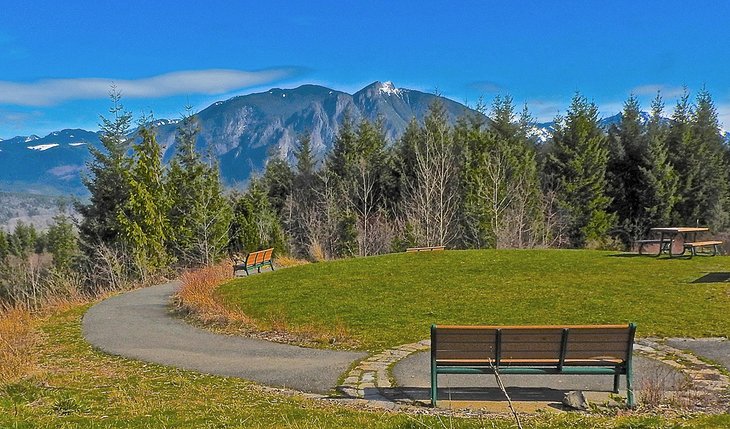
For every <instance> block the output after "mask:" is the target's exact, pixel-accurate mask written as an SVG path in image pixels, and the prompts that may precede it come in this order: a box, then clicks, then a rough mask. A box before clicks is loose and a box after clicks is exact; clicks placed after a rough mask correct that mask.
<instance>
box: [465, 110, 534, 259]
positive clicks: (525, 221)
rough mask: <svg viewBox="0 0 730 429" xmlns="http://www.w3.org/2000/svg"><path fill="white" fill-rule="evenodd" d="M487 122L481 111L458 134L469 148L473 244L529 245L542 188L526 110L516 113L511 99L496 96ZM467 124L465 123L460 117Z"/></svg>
mask: <svg viewBox="0 0 730 429" xmlns="http://www.w3.org/2000/svg"><path fill="white" fill-rule="evenodd" d="M489 118H490V120H491V121H490V123H489V126H488V127H487V126H486V121H485V120H484V119H483V118H482V117H481V116H480V115H474V116H473V117H472V118H471V119H470V120H469V121H468V123H467V124H465V125H459V126H457V129H463V130H464V131H461V132H457V135H460V137H459V138H462V139H464V141H465V142H466V147H467V156H466V160H467V161H466V164H465V167H464V168H465V173H464V178H465V186H464V187H465V196H464V204H465V212H466V213H467V220H468V222H467V223H468V225H470V226H469V228H468V230H469V231H471V235H470V239H471V241H472V243H473V244H475V245H477V246H478V247H481V246H483V245H485V244H486V245H491V246H495V247H526V246H530V245H532V243H533V235H534V234H535V231H534V230H535V228H536V226H537V220H538V219H539V217H540V210H539V197H540V186H539V178H538V168H537V161H536V156H535V155H536V154H535V149H534V146H533V145H532V143H531V142H530V140H529V138H528V135H527V132H528V129H529V127H530V125H531V122H532V121H531V119H530V116H529V113H528V112H527V111H523V112H522V115H519V116H518V114H517V113H516V112H515V108H514V104H513V102H512V99H511V98H510V97H508V96H507V97H502V96H497V97H496V98H495V99H494V102H493V104H492V110H491V114H490V117H489ZM461 122H462V123H463V121H461Z"/></svg>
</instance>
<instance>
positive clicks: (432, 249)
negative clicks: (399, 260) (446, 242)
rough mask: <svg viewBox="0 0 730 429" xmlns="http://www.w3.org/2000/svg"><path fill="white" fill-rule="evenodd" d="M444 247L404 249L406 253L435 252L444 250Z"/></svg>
mask: <svg viewBox="0 0 730 429" xmlns="http://www.w3.org/2000/svg"><path fill="white" fill-rule="evenodd" d="M444 249H446V247H445V246H426V247H409V248H407V249H406V252H407V253H411V252H433V251H437V250H444Z"/></svg>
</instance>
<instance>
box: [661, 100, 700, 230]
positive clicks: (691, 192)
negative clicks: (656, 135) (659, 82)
mask: <svg viewBox="0 0 730 429" xmlns="http://www.w3.org/2000/svg"><path fill="white" fill-rule="evenodd" d="M691 117H692V107H691V105H690V102H689V92H688V91H687V89H686V88H685V90H684V94H682V96H681V97H680V98H679V100H677V104H676V105H675V106H674V112H673V113H672V118H671V121H670V122H669V130H668V132H667V147H668V149H669V160H670V162H671V164H672V165H673V166H674V169H675V171H676V172H677V175H678V176H679V182H678V188H677V196H678V199H677V203H676V204H675V209H674V213H673V217H672V223H673V224H675V225H694V224H695V222H697V221H698V214H699V213H698V212H697V209H698V208H697V203H696V201H695V195H697V194H698V192H699V181H700V170H699V167H700V164H699V159H698V157H697V152H696V151H695V150H694V148H693V144H692V124H691Z"/></svg>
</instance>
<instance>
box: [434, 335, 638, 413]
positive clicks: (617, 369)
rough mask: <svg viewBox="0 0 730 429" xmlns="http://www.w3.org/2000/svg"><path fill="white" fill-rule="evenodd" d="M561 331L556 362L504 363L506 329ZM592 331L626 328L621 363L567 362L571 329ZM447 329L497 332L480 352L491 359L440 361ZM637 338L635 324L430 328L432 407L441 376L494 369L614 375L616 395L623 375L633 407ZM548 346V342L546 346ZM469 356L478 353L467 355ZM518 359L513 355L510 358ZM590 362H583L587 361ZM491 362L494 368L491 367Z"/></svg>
mask: <svg viewBox="0 0 730 429" xmlns="http://www.w3.org/2000/svg"><path fill="white" fill-rule="evenodd" d="M540 328H544V329H552V330H555V329H561V330H562V334H561V336H560V349H559V356H558V357H557V362H545V363H540V362H534V363H509V362H504V361H503V358H504V356H503V352H502V348H503V344H502V332H503V330H506V329H512V330H515V329H525V330H530V329H533V330H534V329H540ZM591 328H595V329H596V330H598V329H606V328H624V329H626V335H627V346H626V348H627V351H626V354H625V356H621V357H620V358H621V362H620V363H612V362H601V359H594V360H595V361H596V363H595V364H585V362H583V364H580V365H572V364H571V362H570V361H569V360H568V361H566V355H567V354H568V348H569V347H570V346H571V345H573V344H574V343H571V341H570V332H571V329H575V330H577V329H580V330H581V332H586V331H590V329H591ZM440 329H441V330H444V329H475V330H479V329H483V330H485V331H487V330H489V331H494V332H495V335H494V338H495V339H494V344H493V348H492V350H489V351H487V350H482V351H481V352H482V353H483V354H484V355H485V356H488V358H487V359H483V360H482V362H478V363H474V362H472V363H463V364H461V363H451V364H445V363H443V362H439V359H437V355H438V354H439V330H440ZM635 335H636V325H635V324H634V323H630V324H629V325H627V326H624V325H620V326H618V325H604V326H600V325H596V326H539V327H538V326H511V327H507V326H504V327H500V326H438V325H431V406H433V407H436V400H437V396H438V375H439V374H494V373H495V369H496V370H497V371H496V372H497V373H498V374H531V375H543V374H578V375H595V374H605V375H613V376H614V379H613V392H614V393H618V390H619V389H618V388H619V378H620V376H621V375H625V376H626V398H627V405H628V406H629V407H633V406H634V391H633V368H632V361H631V355H632V352H633V344H634V337H635ZM543 344H548V343H543ZM466 353H475V352H473V351H471V352H465V354H466ZM528 354H529V352H528ZM511 357H512V358H515V356H514V355H512V356H511ZM586 360H590V359H584V361H586ZM490 363H491V365H490Z"/></svg>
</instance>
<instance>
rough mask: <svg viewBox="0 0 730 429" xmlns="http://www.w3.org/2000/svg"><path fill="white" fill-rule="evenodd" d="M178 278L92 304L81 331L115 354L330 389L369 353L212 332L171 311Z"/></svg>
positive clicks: (322, 390) (298, 386)
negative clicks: (302, 345) (333, 349)
mask: <svg viewBox="0 0 730 429" xmlns="http://www.w3.org/2000/svg"><path fill="white" fill-rule="evenodd" d="M178 287H179V283H178V282H171V283H167V284H164V285H159V286H152V287H148V288H144V289H139V290H135V291H132V292H127V293H124V294H122V295H118V296H114V297H111V298H108V299H106V300H104V301H102V302H100V303H98V304H96V305H94V306H93V307H91V308H90V309H89V311H88V312H87V313H86V314H85V315H84V318H83V321H82V328H83V335H84V337H85V338H86V340H87V341H88V342H89V343H91V344H92V345H93V346H94V347H96V348H98V349H101V350H102V351H104V352H107V353H111V354H114V355H119V356H124V357H128V358H133V359H139V360H142V361H147V362H154V363H159V364H163V365H171V366H175V367H178V368H183V369H190V370H195V371H199V372H203V373H208V374H215V375H223V376H232V377H240V378H244V379H247V380H252V381H256V382H258V383H262V384H266V385H270V386H279V387H286V388H293V389H296V390H300V391H303V392H312V393H327V392H328V391H330V390H331V389H333V388H334V387H335V386H336V384H337V380H338V378H339V376H340V375H341V374H342V373H344V372H345V371H346V370H347V368H348V367H349V366H350V365H351V364H352V362H353V361H355V360H357V359H361V358H363V357H364V356H365V353H355V352H342V351H332V350H317V349H308V348H303V347H296V346H290V345H285V344H277V343H272V342H269V341H264V340H257V339H250V338H242V337H236V336H229V335H220V334H213V333H211V332H207V331H204V330H201V329H197V328H195V327H193V326H190V325H188V324H186V323H185V322H184V321H182V320H180V319H178V318H175V317H172V316H171V315H170V312H169V309H168V301H169V299H170V295H172V294H173V293H174V292H175V290H176V289H177V288H178Z"/></svg>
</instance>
